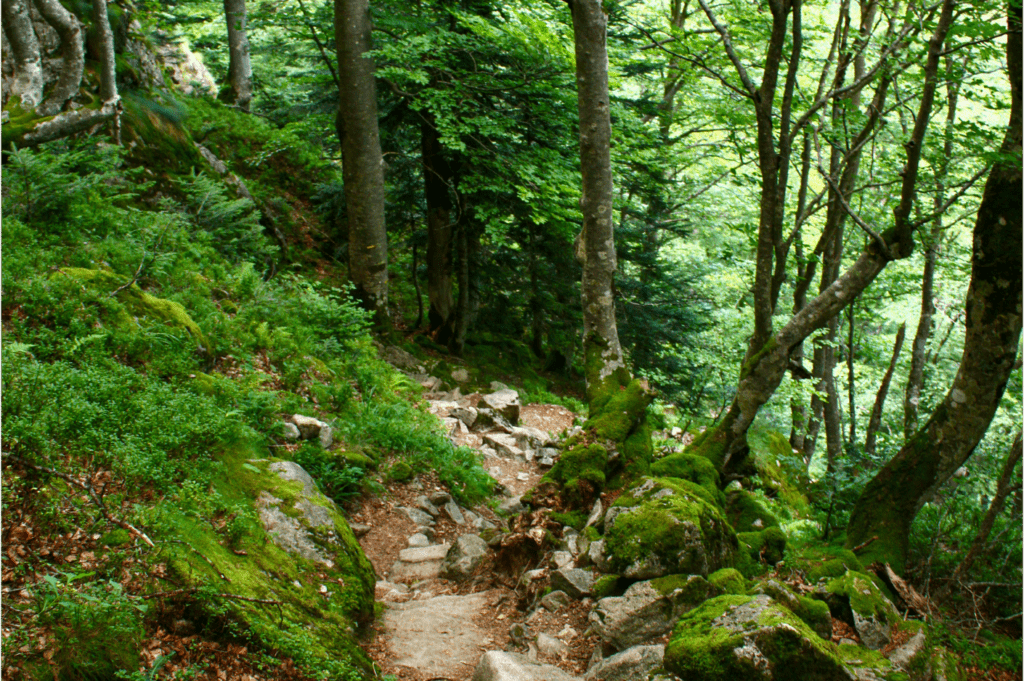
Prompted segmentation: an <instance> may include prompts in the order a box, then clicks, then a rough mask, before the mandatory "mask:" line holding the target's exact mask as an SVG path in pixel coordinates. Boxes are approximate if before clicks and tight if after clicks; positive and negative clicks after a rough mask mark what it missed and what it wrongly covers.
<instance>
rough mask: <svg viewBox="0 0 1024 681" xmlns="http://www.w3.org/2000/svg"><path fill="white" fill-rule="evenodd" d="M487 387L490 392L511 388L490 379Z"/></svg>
mask: <svg viewBox="0 0 1024 681" xmlns="http://www.w3.org/2000/svg"><path fill="white" fill-rule="evenodd" d="M489 387H490V389H491V392H497V391H499V390H511V388H509V387H508V386H507V385H505V384H504V383H502V382H501V381H491V384H490V386H489Z"/></svg>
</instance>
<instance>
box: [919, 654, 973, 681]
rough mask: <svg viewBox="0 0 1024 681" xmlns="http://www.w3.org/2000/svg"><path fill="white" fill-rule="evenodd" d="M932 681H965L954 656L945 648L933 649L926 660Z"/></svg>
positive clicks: (965, 678) (965, 676) (964, 675)
mask: <svg viewBox="0 0 1024 681" xmlns="http://www.w3.org/2000/svg"><path fill="white" fill-rule="evenodd" d="M928 668H929V669H930V670H931V678H932V681H967V675H966V674H964V672H963V670H962V669H960V663H959V661H958V660H957V659H956V656H955V655H954V654H953V653H951V652H949V651H948V650H946V649H945V648H941V647H940V648H935V649H933V650H932V652H931V655H930V656H929V658H928Z"/></svg>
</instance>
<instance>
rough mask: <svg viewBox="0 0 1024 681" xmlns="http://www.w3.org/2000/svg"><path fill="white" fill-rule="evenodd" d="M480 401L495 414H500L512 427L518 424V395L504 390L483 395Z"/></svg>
mask: <svg viewBox="0 0 1024 681" xmlns="http://www.w3.org/2000/svg"><path fill="white" fill-rule="evenodd" d="M481 401H482V402H483V403H484V404H485V405H486V406H487V407H488V408H489V409H493V410H494V411H495V413H498V414H501V415H502V416H503V417H505V419H506V420H508V422H509V423H511V424H512V425H513V426H514V425H516V424H517V423H519V407H520V405H519V393H517V392H516V391H515V390H510V389H507V388H506V389H504V390H499V391H497V392H493V393H491V394H490V395H484V396H483V398H482V399H481Z"/></svg>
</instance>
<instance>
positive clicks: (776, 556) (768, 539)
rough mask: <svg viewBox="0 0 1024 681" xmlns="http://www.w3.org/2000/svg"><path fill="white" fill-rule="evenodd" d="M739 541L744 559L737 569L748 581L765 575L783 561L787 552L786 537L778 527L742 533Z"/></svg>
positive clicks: (738, 536)
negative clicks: (767, 570) (769, 569)
mask: <svg viewBox="0 0 1024 681" xmlns="http://www.w3.org/2000/svg"><path fill="white" fill-rule="evenodd" d="M736 537H737V539H738V540H739V545H740V550H741V551H742V552H743V557H742V558H741V560H739V561H738V562H737V564H736V567H737V568H738V569H739V570H740V572H742V573H743V575H744V576H745V577H747V578H748V579H750V578H753V577H756V576H757V575H759V574H763V573H764V572H765V570H766V569H767V568H768V567H769V566H772V565H775V564H776V563H778V562H779V561H780V560H782V558H783V556H784V554H785V550H786V535H785V534H784V533H783V532H782V530H780V529H779V528H777V527H769V528H767V529H765V530H761V531H759V532H740V533H738V534H737V535H736Z"/></svg>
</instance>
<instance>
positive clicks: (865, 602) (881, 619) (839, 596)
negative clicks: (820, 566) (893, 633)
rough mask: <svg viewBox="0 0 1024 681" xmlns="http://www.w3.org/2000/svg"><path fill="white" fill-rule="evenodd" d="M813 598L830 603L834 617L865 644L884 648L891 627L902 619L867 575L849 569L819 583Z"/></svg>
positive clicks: (887, 641)
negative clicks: (828, 580)
mask: <svg viewBox="0 0 1024 681" xmlns="http://www.w3.org/2000/svg"><path fill="white" fill-rule="evenodd" d="M814 597H815V598H817V599H819V600H821V601H824V602H825V603H826V604H827V605H828V609H829V611H830V612H831V613H832V616H833V617H835V618H836V619H838V620H842V621H844V622H846V623H847V624H849V625H850V626H852V627H853V628H854V629H856V631H857V635H858V636H860V640H861V641H862V642H863V643H864V645H865V646H867V647H868V648H871V649H872V650H878V649H880V648H883V647H884V646H885V645H886V644H887V643H889V639H890V630H891V628H892V626H893V624H895V623H896V622H897V621H902V620H901V618H900V616H899V613H898V612H897V611H896V608H895V607H894V606H893V604H892V603H891V602H890V601H889V599H888V598H886V596H885V594H884V593H882V590H881V589H879V588H878V585H876V584H875V582H874V580H872V579H871V578H870V577H869V576H868V575H866V574H864V573H862V572H854V571H853V570H849V571H847V572H846V574H844V575H843V576H842V577H837V578H835V579H833V580H832V581H830V582H828V583H827V584H825V585H819V587H818V588H817V589H816V590H815V591H814Z"/></svg>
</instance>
